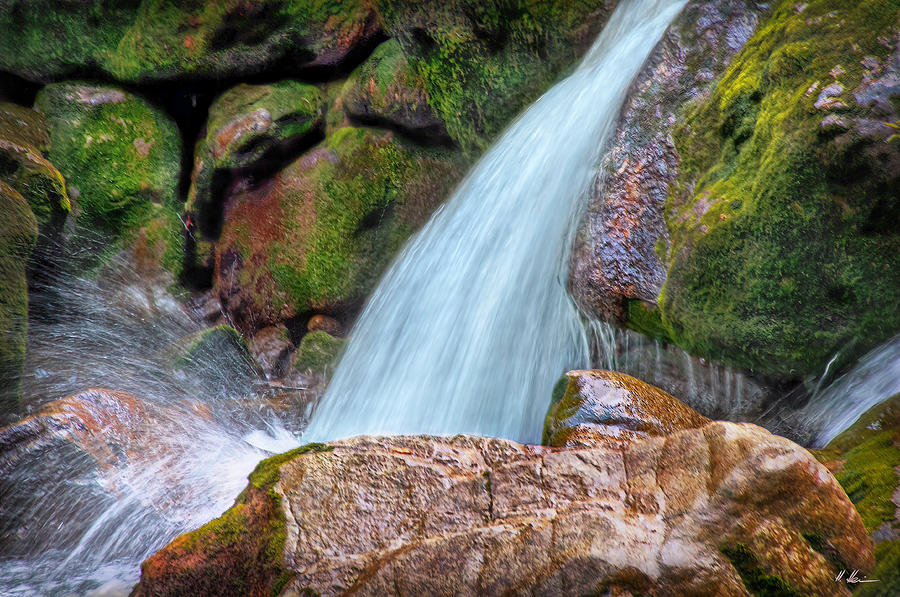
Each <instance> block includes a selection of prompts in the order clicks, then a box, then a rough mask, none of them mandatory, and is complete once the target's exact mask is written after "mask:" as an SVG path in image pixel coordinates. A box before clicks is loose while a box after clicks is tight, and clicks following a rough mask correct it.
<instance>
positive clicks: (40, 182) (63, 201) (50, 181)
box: [0, 103, 71, 234]
mask: <svg viewBox="0 0 900 597" xmlns="http://www.w3.org/2000/svg"><path fill="white" fill-rule="evenodd" d="M49 146H50V136H49V133H48V128H47V123H46V121H45V120H44V117H43V116H42V115H41V114H38V113H37V112H35V111H34V110H30V109H28V108H23V107H22V106H17V105H15V104H7V103H0V180H2V181H4V182H6V183H7V184H8V185H10V186H11V187H12V188H13V189H15V190H16V191H18V192H19V193H20V194H21V195H22V197H24V198H25V200H26V201H27V202H28V205H29V206H31V211H32V212H33V213H34V215H35V217H36V218H37V220H38V225H39V226H40V228H41V231H42V232H43V233H45V234H56V233H58V232H59V231H60V229H61V228H62V225H63V223H64V222H65V220H66V217H67V216H68V215H69V211H70V209H71V206H70V203H69V196H68V194H67V193H66V183H65V181H64V180H63V177H62V175H61V174H60V173H59V171H58V170H57V169H56V167H54V166H53V164H51V163H50V162H49V161H47V159H46V158H45V156H44V154H45V153H47V152H48V150H49Z"/></svg>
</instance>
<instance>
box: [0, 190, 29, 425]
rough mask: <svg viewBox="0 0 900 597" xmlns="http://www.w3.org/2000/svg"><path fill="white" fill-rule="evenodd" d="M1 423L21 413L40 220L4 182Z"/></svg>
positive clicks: (0, 200) (0, 194)
mask: <svg viewBox="0 0 900 597" xmlns="http://www.w3.org/2000/svg"><path fill="white" fill-rule="evenodd" d="M0 214H2V216H0V332H2V333H0V421H2V420H3V419H4V418H5V417H6V415H8V414H12V413H15V412H17V411H18V410H19V407H20V400H21V398H22V385H21V376H22V369H23V367H24V365H25V340H26V337H27V330H28V283H27V281H26V279H25V268H26V265H27V261H28V257H29V255H30V254H31V250H32V249H33V247H34V244H35V241H36V240H37V220H36V219H35V217H34V214H33V213H32V212H31V208H29V206H28V203H27V202H26V201H25V199H24V197H22V195H21V194H19V193H18V192H17V191H16V190H15V189H13V188H12V187H11V186H9V185H8V184H6V183H5V182H3V181H2V180H0Z"/></svg>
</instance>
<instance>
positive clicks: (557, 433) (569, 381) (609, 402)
mask: <svg viewBox="0 0 900 597" xmlns="http://www.w3.org/2000/svg"><path fill="white" fill-rule="evenodd" d="M708 422H709V419H707V418H706V417H704V416H702V415H701V414H700V413H698V412H697V411H695V410H694V409H692V408H691V407H689V406H687V405H686V404H684V403H683V402H681V401H680V400H678V399H677V398H675V397H674V396H671V395H669V394H667V393H665V392H663V391H662V390H660V389H659V388H656V387H653V386H651V385H650V384H648V383H644V382H643V381H641V380H639V379H636V378H634V377H631V376H630V375H625V374H624V373H617V372H615V371H600V370H592V371H569V372H568V373H566V375H565V376H564V377H563V378H562V379H560V380H559V382H557V386H556V388H555V389H554V395H553V397H552V401H551V404H550V409H549V411H548V412H547V418H546V421H545V422H544V437H543V442H542V443H543V444H544V445H548V446H553V447H554V448H562V447H571V446H610V447H615V446H622V445H625V444H627V443H629V442H632V441H634V440H635V439H639V438H644V437H649V436H662V435H668V434H669V433H672V432H673V431H677V430H679V429H694V428H697V427H702V426H703V425H704V424H706V423H708Z"/></svg>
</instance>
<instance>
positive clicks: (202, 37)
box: [0, 0, 380, 82]
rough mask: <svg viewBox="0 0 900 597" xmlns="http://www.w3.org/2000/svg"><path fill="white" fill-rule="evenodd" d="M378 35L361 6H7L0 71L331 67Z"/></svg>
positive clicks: (50, 73) (132, 2)
mask: <svg viewBox="0 0 900 597" xmlns="http://www.w3.org/2000/svg"><path fill="white" fill-rule="evenodd" d="M379 33H380V27H379V21H378V18H377V17H376V15H375V14H374V12H373V10H372V7H371V6H370V4H369V3H368V2H365V1H362V0H351V1H349V2H347V1H344V2H334V1H327V2H320V1H312V0H291V1H289V2H286V1H284V0H260V1H255V2H200V1H198V0H190V1H187V2H169V1H166V0H126V1H124V2H119V1H115V2H114V1H111V0H90V1H88V2H76V3H71V2H61V1H59V2H52V3H47V2H42V1H38V0H12V1H11V2H8V3H7V4H6V5H5V6H4V10H3V11H0V68H2V69H3V70H6V71H9V72H13V73H16V74H18V75H20V76H22V77H25V78H28V79H31V80H35V81H42V82H50V81H58V80H60V79H64V78H67V77H73V76H85V75H90V76H93V75H97V74H100V73H104V74H105V75H106V76H107V77H111V78H113V79H116V80H119V81H127V82H147V81H158V80H171V79H178V78H182V79H187V78H190V79H196V78H222V77H236V76H241V75H249V74H255V73H258V72H261V71H264V70H268V69H288V68H289V69H294V70H296V69H315V68H330V69H333V68H339V67H340V66H341V65H342V64H343V62H344V61H345V60H346V59H347V58H348V56H349V55H352V53H353V52H354V51H355V50H357V49H358V48H359V47H361V46H363V47H364V46H365V45H366V44H368V43H371V40H372V39H373V38H375V37H377V36H378V35H379Z"/></svg>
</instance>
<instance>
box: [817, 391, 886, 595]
mask: <svg viewBox="0 0 900 597" xmlns="http://www.w3.org/2000/svg"><path fill="white" fill-rule="evenodd" d="M815 454H816V457H817V458H818V459H819V460H821V461H822V462H823V463H825V465H826V466H827V467H828V468H829V469H830V470H831V471H832V472H833V473H834V476H835V477H836V478H837V480H838V482H839V483H840V484H841V486H842V487H843V488H844V490H845V491H846V492H847V495H848V496H849V497H850V500H851V501H852V502H853V504H854V505H855V506H856V509H857V510H858V511H859V513H860V516H862V521H863V524H865V525H866V529H867V530H868V531H869V533H870V536H871V538H872V541H873V542H874V543H875V564H876V565H875V569H874V570H873V571H872V572H871V573H870V574H869V576H870V577H871V578H873V579H877V580H878V582H877V583H867V584H865V585H862V586H861V588H860V590H859V591H858V592H857V593H855V594H856V595H858V596H859V597H862V596H866V597H874V596H876V595H879V596H884V597H888V596H889V595H897V594H898V593H900V395H897V396H894V397H893V398H889V399H888V400H885V401H884V402H882V403H881V404H878V405H876V406H874V407H872V408H871V409H870V410H869V411H868V412H866V413H865V414H864V415H862V416H861V417H860V418H859V420H857V421H856V423H854V424H853V425H852V426H851V427H849V428H848V429H847V430H846V431H844V432H843V433H841V434H840V435H839V436H837V437H836V438H834V439H833V440H832V441H831V442H830V443H829V444H828V445H827V446H826V447H825V448H824V449H823V450H818V451H816V452H815Z"/></svg>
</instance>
